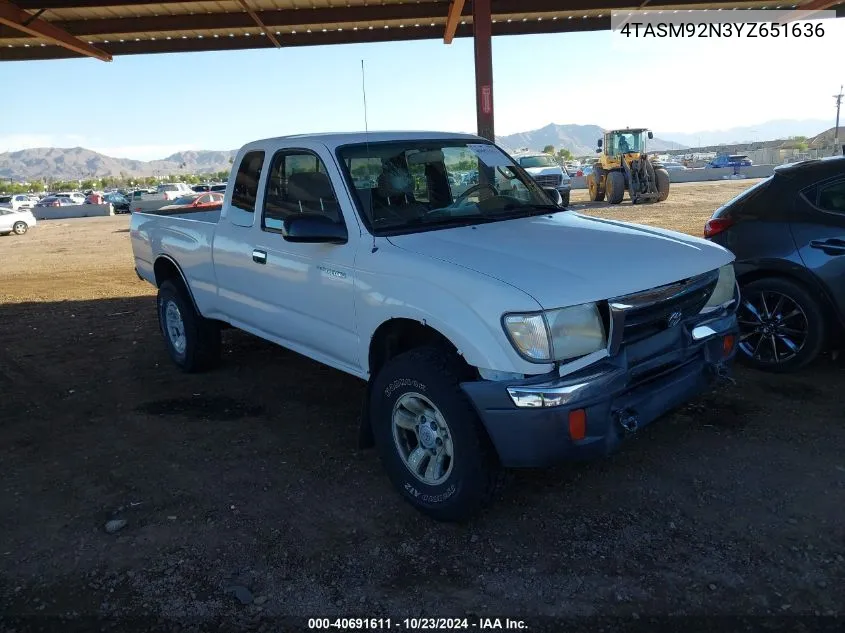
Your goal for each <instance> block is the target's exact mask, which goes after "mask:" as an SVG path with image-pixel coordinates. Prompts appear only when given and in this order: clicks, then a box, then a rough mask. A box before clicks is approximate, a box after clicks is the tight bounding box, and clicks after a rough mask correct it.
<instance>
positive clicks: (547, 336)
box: [504, 303, 607, 362]
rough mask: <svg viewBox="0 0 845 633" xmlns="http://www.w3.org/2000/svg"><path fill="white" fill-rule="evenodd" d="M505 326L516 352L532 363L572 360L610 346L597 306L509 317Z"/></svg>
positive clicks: (588, 304)
mask: <svg viewBox="0 0 845 633" xmlns="http://www.w3.org/2000/svg"><path fill="white" fill-rule="evenodd" d="M504 325H505V331H506V332H507V334H508V337H509V338H510V340H511V342H512V343H513V345H514V347H515V348H516V349H517V351H518V352H519V353H520V354H521V355H522V356H523V357H524V358H526V359H528V360H532V361H541V362H542V361H545V362H549V361H552V360H555V361H562V360H569V359H571V358H577V357H579V356H584V355H585V354H590V353H592V352H595V351H598V350H600V349H603V348H605V347H607V334H606V332H605V331H604V324H603V323H602V320H601V315H599V311H598V307H597V306H596V304H594V303H585V304H583V305H577V306H572V307H569V308H561V309H559V310H548V311H546V312H544V313H542V314H510V315H507V316H506V317H505V319H504Z"/></svg>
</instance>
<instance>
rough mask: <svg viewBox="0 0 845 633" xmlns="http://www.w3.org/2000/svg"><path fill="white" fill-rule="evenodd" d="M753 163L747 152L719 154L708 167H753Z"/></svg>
mask: <svg viewBox="0 0 845 633" xmlns="http://www.w3.org/2000/svg"><path fill="white" fill-rule="evenodd" d="M752 164H753V163H752V162H751V159H750V158H748V156H746V155H745V154H730V155H729V154H719V155H718V156H716V158H714V159H713V160H711V161H710V162H709V163H708V164H707V166H708V167H713V168H717V167H751V165H752Z"/></svg>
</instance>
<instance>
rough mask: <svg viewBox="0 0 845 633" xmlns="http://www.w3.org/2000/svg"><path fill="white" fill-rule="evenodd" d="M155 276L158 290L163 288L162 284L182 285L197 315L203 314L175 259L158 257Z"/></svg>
mask: <svg viewBox="0 0 845 633" xmlns="http://www.w3.org/2000/svg"><path fill="white" fill-rule="evenodd" d="M153 276H154V277H155V282H156V287H157V288H161V284H163V283H164V282H165V281H175V282H176V283H177V284H179V285H181V286H182V287H183V288H184V289H185V291H186V292H187V293H188V298H189V299H190V300H191V305H192V306H193V308H194V310H195V311H196V313H197V314H201V313H200V311H199V307H198V306H197V302H196V300H195V299H194V293H193V292H192V291H191V286H190V285H189V284H188V279H187V278H186V277H185V273H183V272H182V269H181V268H180V267H179V264H177V263H176V260H175V259H173V258H172V257H170V256H169V255H159V256H158V257H156V260H155V263H154V264H153Z"/></svg>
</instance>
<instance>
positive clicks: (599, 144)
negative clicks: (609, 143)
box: [597, 139, 603, 147]
mask: <svg viewBox="0 0 845 633" xmlns="http://www.w3.org/2000/svg"><path fill="white" fill-rule="evenodd" d="M602 142H603V141H602V140H601V139H599V140H598V143H597V145H598V146H599V147H601V144H602Z"/></svg>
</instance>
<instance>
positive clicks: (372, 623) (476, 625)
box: [308, 618, 528, 631]
mask: <svg viewBox="0 0 845 633" xmlns="http://www.w3.org/2000/svg"><path fill="white" fill-rule="evenodd" d="M308 628H309V629H310V630H340V631H362V630H383V631H388V630H391V629H393V630H403V631H443V630H447V629H454V630H463V631H472V630H477V631H495V630H501V631H506V630H510V631H520V630H521V631H525V630H528V625H527V624H526V623H525V621H524V620H512V619H511V618H473V619H470V618H402V619H392V618H308Z"/></svg>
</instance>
